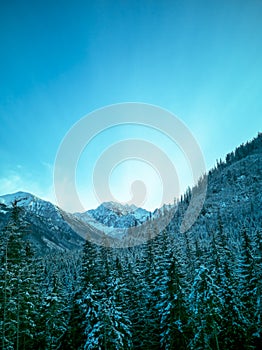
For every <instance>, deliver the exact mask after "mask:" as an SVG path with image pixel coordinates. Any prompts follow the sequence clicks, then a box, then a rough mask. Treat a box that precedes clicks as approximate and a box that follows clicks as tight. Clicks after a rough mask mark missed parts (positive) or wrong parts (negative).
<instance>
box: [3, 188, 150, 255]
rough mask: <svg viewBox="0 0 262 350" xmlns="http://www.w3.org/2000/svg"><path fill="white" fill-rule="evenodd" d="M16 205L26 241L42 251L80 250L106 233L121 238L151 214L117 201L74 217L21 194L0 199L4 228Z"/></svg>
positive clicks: (27, 194)
mask: <svg viewBox="0 0 262 350" xmlns="http://www.w3.org/2000/svg"><path fill="white" fill-rule="evenodd" d="M13 205H16V206H18V207H19V208H20V217H21V218H22V221H23V222H24V223H25V224H26V227H27V229H26V231H27V232H28V234H26V238H28V239H30V241H31V242H33V244H34V246H35V247H36V249H37V250H38V251H42V252H45V251H48V250H50V249H58V250H72V249H79V248H81V247H82V244H83V242H84V241H85V239H86V238H89V239H92V238H96V237H101V235H102V236H103V235H104V234H106V235H111V236H114V237H121V236H122V235H123V234H124V233H125V232H126V230H127V229H128V228H129V227H132V226H136V225H141V224H142V223H143V222H145V221H146V220H148V218H149V217H150V215H151V214H150V213H149V212H148V211H146V210H145V209H142V208H137V207H136V206H134V205H131V206H128V205H121V204H120V203H113V202H107V203H103V204H101V205H100V206H99V207H98V208H97V209H92V210H89V211H87V212H85V213H75V214H70V213H67V212H65V211H63V210H62V209H60V208H59V207H57V206H55V205H53V204H52V203H50V202H48V201H44V200H42V199H40V198H38V197H36V196H34V195H33V194H30V193H26V192H17V193H13V194H7V195H4V196H0V227H3V226H4V225H5V224H6V223H7V221H8V219H9V217H10V214H11V211H12V207H13Z"/></svg>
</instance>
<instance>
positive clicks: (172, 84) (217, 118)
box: [0, 0, 262, 208]
mask: <svg viewBox="0 0 262 350" xmlns="http://www.w3.org/2000/svg"><path fill="white" fill-rule="evenodd" d="M261 18H262V1H261V0H249V1H246V0H245V1H242V0H237V1H234V0H227V1H224V0H220V1H216V0H214V1H210V0H208V1H201V0H200V1H182V0H173V1H165V0H164V1H154V0H152V1H147V0H145V1H135V0H132V1H118V0H114V1H106V0H105V1H97V0H96V1H66V0H65V1H59V0H58V1H26V0H25V1H12V0H10V1H5V2H3V1H2V2H1V5H0V28H1V30H0V42H1V55H0V123H1V128H0V157H1V163H0V194H5V193H10V192H14V191H17V190H25V191H29V192H33V193H34V194H36V195H39V196H41V197H44V198H49V199H51V200H54V197H53V194H52V181H53V179H52V177H53V176H52V174H53V164H54V161H55V157H56V153H57V150H58V147H59V145H60V143H61V141H62V139H63V137H64V136H65V134H66V132H67V131H68V130H69V129H70V127H72V125H73V124H74V123H76V122H77V121H78V120H79V119H80V118H81V117H83V116H85V115H86V114H88V113H90V112H92V111H93V110H95V109H97V108H101V107H104V106H106V105H109V104H114V103H120V102H130V101H131V102H144V103H149V104H154V105H159V106H160V107H163V108H165V109H168V110H169V111H171V112H172V113H174V114H175V115H176V116H178V117H179V118H180V119H181V120H182V121H183V122H184V123H185V124H186V125H187V127H188V128H189V129H190V130H191V132H192V133H193V134H194V136H195V138H196V140H197V141H198V143H199V145H200V147H201V149H202V151H203V154H204V157H205V160H206V164H207V168H208V169H209V168H210V167H212V166H213V165H214V164H215V162H216V159H217V158H220V157H222V158H223V157H224V156H225V155H226V153H227V152H229V151H231V150H233V149H234V148H235V147H236V146H238V145H239V144H241V143H242V142H245V141H247V140H250V139H252V138H253V137H255V136H256V134H257V132H258V131H261V116H262V98H261V95H262V64H261V62H262V39H261V38H262V21H261ZM123 135H125V136H127V135H128V137H145V138H146V139H147V140H149V141H150V142H154V143H156V144H157V145H158V146H159V147H162V149H164V151H165V152H166V153H167V154H170V153H172V149H171V148H170V146H169V145H168V141H165V140H164V139H163V137H162V136H159V135H157V134H156V133H152V131H151V130H149V131H148V135H147V136H145V132H144V130H139V129H135V128H133V129H132V130H131V129H130V130H128V131H126V130H122V131H121V132H120V131H119V130H117V131H116V130H115V131H114V130H113V131H111V133H108V132H107V134H106V133H105V134H104V135H100V136H99V137H100V138H99V139H97V140H94V142H93V144H92V145H90V149H89V151H88V148H87V153H86V155H84V156H83V159H82V161H81V162H80V164H79V169H78V175H77V179H78V180H77V181H78V183H79V190H80V191H81V188H85V191H84V190H83V192H82V193H84V197H85V203H86V206H87V207H94V206H96V204H97V203H96V202H95V200H94V199H93V198H92V195H91V193H89V190H90V191H91V187H92V186H91V183H90V181H91V172H92V167H93V166H94V163H95V161H96V159H97V157H99V152H102V151H103V147H104V149H106V147H108V146H110V144H112V143H113V142H117V141H119V140H121V139H123ZM162 139H163V140H162ZM102 146H103V147H102ZM98 149H99V151H98ZM176 165H177V167H179V164H176ZM137 167H138V166H137ZM143 167H144V164H143ZM127 169H130V171H131V170H132V169H134V167H133V166H131V167H130V165H129V168H128V166H127V168H126V169H125V171H124V170H123V169H119V174H117V172H116V173H114V174H113V176H112V188H113V190H114V186H115V190H116V192H122V191H125V190H126V188H125V186H126V182H125V181H124V180H125V178H124V177H123V176H126V175H123V174H124V173H125V174H126V170H127ZM150 171H151V170H150ZM152 176H153V175H152ZM154 176H155V175H154ZM129 180H130V181H131V180H132V179H129ZM129 180H128V181H129ZM151 180H152V181H151V182H152V184H153V185H152V186H153V187H152V188H154V186H156V185H155V183H156V182H155V181H157V180H155V179H153V177H152V178H151ZM116 184H118V186H116ZM156 187H157V186H156ZM152 203H153V204H152ZM152 203H151V204H150V203H149V204H148V205H147V207H150V208H152V206H154V205H155V202H154V201H152Z"/></svg>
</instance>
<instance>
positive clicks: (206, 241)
mask: <svg viewBox="0 0 262 350" xmlns="http://www.w3.org/2000/svg"><path fill="white" fill-rule="evenodd" d="M261 155H262V134H258V136H257V137H256V138H255V139H254V140H252V141H250V142H248V143H246V144H244V145H241V146H240V147H238V148H237V149H236V150H235V151H234V152H232V153H231V154H229V155H227V157H226V159H225V160H224V161H220V160H219V161H217V165H216V167H215V168H214V169H212V170H211V171H209V173H208V174H207V175H205V176H207V180H208V190H207V197H206V201H205V204H204V207H203V209H202V211H201V214H200V215H199V217H198V219H197V221H196V222H195V224H194V225H193V226H192V227H191V228H190V230H188V231H187V232H186V233H181V232H180V229H179V228H180V224H181V221H182V219H183V216H184V213H185V212H186V209H187V207H188V205H189V203H190V197H191V195H192V191H194V190H195V189H191V190H188V191H187V192H186V194H185V195H184V196H183V197H182V198H181V200H180V201H179V202H178V204H177V205H178V207H177V210H176V213H175V214H174V217H173V219H172V220H171V222H170V223H169V224H168V226H167V227H166V229H165V230H163V231H162V232H160V233H159V234H158V235H157V236H156V237H155V238H154V239H151V240H149V241H148V242H147V243H145V244H141V245H138V246H134V247H129V248H122V249H119V248H107V247H106V246H107V244H104V245H103V246H98V245H95V244H94V243H91V242H90V241H86V243H85V245H84V248H83V251H81V250H76V251H71V252H64V253H63V252H58V251H56V250H54V251H53V252H51V253H49V254H46V255H44V256H39V255H38V254H35V253H34V249H33V248H32V246H31V245H30V243H29V242H27V241H25V240H23V239H22V238H23V236H24V235H25V234H26V230H27V225H26V223H25V222H24V221H23V220H21V218H20V209H19V208H18V207H17V206H16V205H15V203H14V205H13V208H12V215H11V218H10V220H9V221H8V223H6V225H5V227H4V228H3V229H2V231H1V232H0V260H1V264H0V307H1V309H0V348H1V349H5V350H6V349H72V350H73V349H74V350H75V349H90V350H91V349H96V350H97V349H112V350H113V349H148V350H149V349H150V350H154V349H194V350H195V349H199V350H200V349H201V350H202V349H216V350H218V349H220V350H221V349H226V350H230V349H236V350H237V349H261V348H262V322H261V312H262V300H261V293H262V275H261V274H262V227H261V223H262V214H261V209H262V192H261V185H262V164H261V158H262V157H261ZM200 181H201V180H200ZM163 215H164V214H163ZM104 239H105V241H106V240H107V239H108V237H107V236H106V235H105V237H104Z"/></svg>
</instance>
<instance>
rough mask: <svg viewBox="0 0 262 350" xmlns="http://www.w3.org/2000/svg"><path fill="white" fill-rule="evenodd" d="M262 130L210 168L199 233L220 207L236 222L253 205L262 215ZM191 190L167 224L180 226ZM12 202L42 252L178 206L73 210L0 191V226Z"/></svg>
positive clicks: (117, 230) (138, 223)
mask: <svg viewBox="0 0 262 350" xmlns="http://www.w3.org/2000/svg"><path fill="white" fill-rule="evenodd" d="M261 135H262V134H261V133H259V134H258V136H257V137H256V138H255V139H254V140H252V141H250V142H247V143H246V144H243V145H241V146H239V147H238V148H237V149H236V150H235V151H234V152H231V153H229V154H228V155H227V156H226V159H225V161H221V160H219V161H217V164H216V166H215V167H214V168H213V169H211V170H210V171H209V172H208V174H206V176H207V179H208V189H207V196H206V200H205V203H204V206H203V209H202V211H201V213H200V215H199V217H198V219H197V222H196V223H195V225H194V227H193V228H192V229H193V231H196V235H197V234H198V233H197V232H200V231H201V230H202V228H201V227H202V226H203V225H205V226H206V225H209V226H212V225H213V221H214V220H216V219H215V218H216V217H217V215H218V213H219V215H222V216H224V217H225V218H226V220H228V222H229V223H230V224H231V221H232V220H233V222H238V220H237V218H238V217H239V215H240V214H241V215H242V216H243V217H248V216H250V212H254V211H255V212H256V216H257V217H258V218H259V217H260V216H261V209H262V195H261V185H262V166H261V154H262V136H261ZM190 192H191V190H190V191H189V192H188V193H186V194H185V195H184V196H183V198H182V199H181V201H180V202H179V203H178V204H177V208H175V209H177V213H176V214H175V215H174V216H173V219H172V220H171V221H170V225H169V226H172V227H173V230H175V231H177V230H179V221H180V222H181V218H182V216H183V215H182V216H181V213H183V212H184V210H185V208H186V207H187V205H188V203H189V201H190ZM14 204H16V205H17V206H18V207H20V209H21V210H20V217H21V218H22V219H23V221H24V222H25V223H26V235H25V238H26V239H29V240H30V241H31V242H32V243H33V245H34V247H35V248H36V250H37V251H39V252H46V251H49V250H50V249H57V250H62V251H63V250H73V249H80V248H81V247H82V245H83V243H84V241H85V240H86V239H87V238H90V237H96V236H100V237H101V234H102V235H106V236H108V237H117V238H119V239H121V237H123V236H126V235H128V232H129V230H130V228H132V227H138V228H139V227H141V228H143V224H144V223H146V222H148V221H150V220H154V221H155V222H157V221H160V220H161V213H162V214H163V212H164V211H166V209H167V210H168V211H169V212H170V210H172V209H174V206H165V207H163V208H161V209H157V210H156V211H154V212H153V213H150V212H148V211H146V210H145V209H142V208H137V207H136V206H134V205H131V206H128V205H121V204H119V203H113V202H107V203H103V204H101V205H100V206H99V207H98V208H96V209H92V210H88V211H87V212H84V213H75V214H71V213H67V212H65V211H63V210H62V209H61V208H59V207H57V206H56V205H53V204H52V203H50V202H47V201H44V200H42V199H40V198H38V197H36V196H34V195H32V194H30V193H25V192H17V193H14V194H7V195H4V196H0V229H1V228H3V227H4V226H5V225H6V223H7V222H8V220H9V217H10V213H11V211H12V206H13V205H14ZM245 213H246V214H245ZM234 218H235V219H234ZM234 220H235V221H234ZM197 227H199V229H197ZM200 228H201V229H200Z"/></svg>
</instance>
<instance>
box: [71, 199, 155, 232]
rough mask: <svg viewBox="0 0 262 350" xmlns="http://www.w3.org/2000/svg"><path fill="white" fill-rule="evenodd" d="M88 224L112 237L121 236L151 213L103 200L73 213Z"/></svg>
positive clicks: (142, 221)
mask: <svg viewBox="0 0 262 350" xmlns="http://www.w3.org/2000/svg"><path fill="white" fill-rule="evenodd" d="M74 215H75V216H76V217H77V218H78V219H80V220H81V221H84V222H85V223H87V224H89V225H90V226H92V227H94V228H96V229H97V230H100V231H102V232H104V233H106V234H107V235H111V236H114V237H117V236H118V237H119V236H122V235H123V234H124V233H125V232H126V231H127V229H128V228H130V227H133V226H138V225H141V224H142V223H144V222H145V221H147V220H148V219H149V218H150V217H151V213H150V212H148V211H147V210H145V209H142V208H137V207H136V206H135V205H122V204H120V203H115V202H105V203H102V204H101V205H99V206H98V207H97V208H96V209H91V210H88V211H86V212H84V213H75V214H74Z"/></svg>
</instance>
